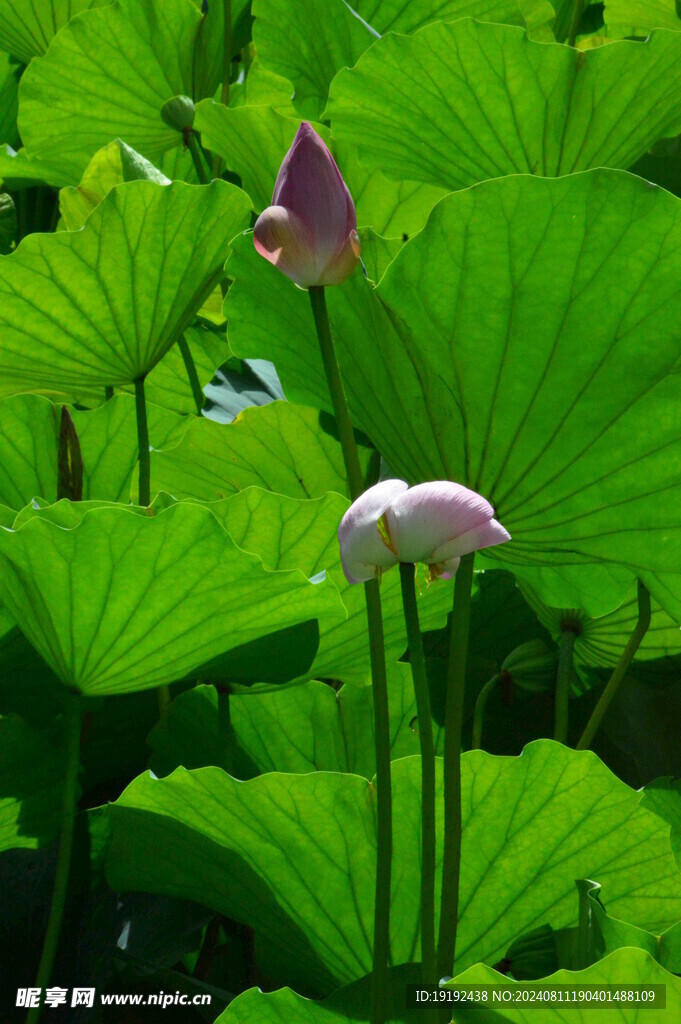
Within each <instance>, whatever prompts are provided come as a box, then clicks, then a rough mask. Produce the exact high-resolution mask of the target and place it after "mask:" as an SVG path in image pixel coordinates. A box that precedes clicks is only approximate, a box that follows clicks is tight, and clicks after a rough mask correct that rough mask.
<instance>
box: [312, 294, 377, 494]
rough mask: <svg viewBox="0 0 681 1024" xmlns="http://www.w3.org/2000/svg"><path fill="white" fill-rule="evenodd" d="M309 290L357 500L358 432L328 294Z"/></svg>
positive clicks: (360, 488) (359, 490) (359, 481)
mask: <svg viewBox="0 0 681 1024" xmlns="http://www.w3.org/2000/svg"><path fill="white" fill-rule="evenodd" d="M309 293H310V302H311V304H312V313H313V316H314V322H315V326H316V328H317V337H318V339H319V348H320V351H321V354H322V362H323V363H324V372H325V373H326V382H327V384H328V386H329V393H330V395H331V402H332V404H333V411H334V415H335V417H336V426H337V427H338V436H339V438H340V443H341V447H342V449H343V459H344V460H345V472H346V474H347V477H348V486H349V490H350V497H351V498H352V500H353V501H354V500H355V498H358V497H359V496H360V494H361V493H362V491H363V490H364V480H363V478H362V469H361V466H360V464H359V455H358V454H357V443H356V441H355V432H354V430H353V428H352V420H351V419H350V412H349V410H348V402H347V398H346V397H345V389H344V387H343V378H342V377H341V372H340V367H339V365H338V358H337V356H336V348H335V345H334V343H333V336H332V334H331V325H330V324H329V312H328V309H327V308H326V296H325V294H324V289H323V288H319V287H314V288H310V289H309Z"/></svg>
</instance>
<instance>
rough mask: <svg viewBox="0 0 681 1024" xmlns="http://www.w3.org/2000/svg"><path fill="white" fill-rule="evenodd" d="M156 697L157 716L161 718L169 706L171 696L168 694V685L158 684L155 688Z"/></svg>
mask: <svg viewBox="0 0 681 1024" xmlns="http://www.w3.org/2000/svg"><path fill="white" fill-rule="evenodd" d="M156 699H157V701H158V717H159V718H163V716H164V715H165V713H166V711H167V710H168V708H169V707H170V702H171V700H172V697H171V696H170V687H169V686H159V687H157V689H156Z"/></svg>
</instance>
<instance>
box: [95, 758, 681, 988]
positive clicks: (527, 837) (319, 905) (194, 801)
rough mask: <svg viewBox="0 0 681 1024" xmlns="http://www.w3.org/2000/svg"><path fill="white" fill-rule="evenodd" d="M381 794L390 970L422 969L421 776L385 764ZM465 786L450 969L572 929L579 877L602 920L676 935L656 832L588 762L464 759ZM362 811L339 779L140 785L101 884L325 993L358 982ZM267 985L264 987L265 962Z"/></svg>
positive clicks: (366, 902) (366, 873) (123, 804)
mask: <svg viewBox="0 0 681 1024" xmlns="http://www.w3.org/2000/svg"><path fill="white" fill-rule="evenodd" d="M439 764H440V762H439V761H438V765H439ZM393 780H394V781H393V786H394V793H393V812H394V844H395V846H394V876H393V878H394V883H393V896H392V959H393V962H395V963H400V962H406V961H412V960H415V959H418V915H419V910H418V900H415V899H414V892H417V891H418V886H419V876H420V852H419V835H418V829H417V827H416V826H415V822H417V821H418V817H419V808H418V802H419V793H420V759H419V758H417V757H414V758H403V759H401V760H399V761H396V762H394V763H393ZM462 786H463V790H462V806H463V814H464V847H463V854H462V871H461V911H460V913H461V918H460V926H459V938H458V947H457V952H458V964H459V966H460V968H461V969H464V968H466V967H467V966H469V965H471V964H474V963H476V962H478V961H489V962H495V961H496V960H498V959H499V957H500V956H502V955H503V954H504V952H505V950H506V948H507V947H508V945H509V943H510V941H512V939H513V938H515V937H516V936H517V935H519V934H521V933H522V932H523V931H527V930H529V929H531V928H533V927H536V926H537V925H539V924H542V923H549V924H551V925H552V926H553V927H564V926H567V925H570V924H573V923H575V921H576V916H577V900H576V898H575V891H574V879H575V878H578V877H586V876H588V877H596V878H598V879H599V880H600V881H602V883H603V885H604V887H606V886H607V892H608V909H609V911H610V912H611V913H613V914H615V915H616V916H618V917H622V918H623V919H625V920H631V921H632V922H634V923H637V924H641V925H644V926H645V927H647V928H649V929H651V930H659V929H662V928H665V927H668V926H669V925H670V924H673V923H674V922H676V921H677V920H678V919H679V915H680V914H681V878H679V875H678V872H677V869H676V865H675V863H674V859H673V857H672V854H671V850H670V847H669V833H668V826H667V825H666V824H665V823H663V822H660V821H659V819H656V817H655V815H654V814H652V813H651V812H649V811H647V810H645V809H644V808H642V807H640V805H639V796H638V794H637V793H636V792H635V791H633V790H631V789H629V788H628V787H627V786H625V785H624V784H623V783H621V782H620V781H619V780H618V779H616V778H615V776H613V775H612V774H611V773H610V771H609V770H608V769H607V768H606V767H605V766H604V765H603V764H602V763H601V762H600V761H599V760H598V759H597V758H596V757H595V756H594V755H593V754H591V753H576V752H575V751H572V750H569V749H567V748H565V747H562V746H559V745H557V744H555V743H553V742H551V741H547V740H542V741H539V742H536V743H532V744H530V745H529V746H528V747H526V748H525V750H524V752H523V754H522V757H519V758H504V757H499V758H498V757H493V756H490V755H488V754H485V753H483V752H482V751H475V752H471V753H468V754H466V755H464V758H463V779H462ZM374 799H375V791H374V789H373V787H372V786H371V783H369V782H368V781H367V780H366V779H360V778H359V777H358V776H354V775H340V774H335V773H319V772H317V773H313V774H310V775H280V774H269V775H263V776H259V777H258V778H256V779H252V780H251V781H249V782H237V781H234V780H233V779H231V778H230V777H229V776H227V775H226V774H224V773H223V772H222V771H220V770H219V769H215V768H204V769H199V770H198V771H195V772H187V771H184V770H183V769H178V770H177V771H175V772H174V773H173V775H171V776H170V777H168V778H167V779H164V780H158V779H154V778H152V777H151V776H142V777H140V778H138V779H137V780H135V782H133V783H132V785H131V786H130V787H128V789H127V790H126V792H125V793H124V794H123V796H122V797H121V798H120V799H119V800H118V801H117V803H116V804H115V805H114V806H113V808H112V811H113V814H112V817H113V827H114V838H113V846H112V850H111V856H110V860H109V880H110V882H111V884H112V886H113V887H114V888H118V889H128V888H132V889H142V890H146V891H153V892H165V893H168V894H171V895H175V896H183V897H188V898H191V899H196V900H198V901H199V902H203V903H206V904H207V905H208V906H210V907H211V908H214V909H216V910H219V911H221V912H223V913H226V914H228V915H229V916H232V917H235V918H236V919H238V920H242V921H246V922H247V923H249V924H250V925H252V926H253V927H254V928H255V929H256V932H258V933H261V934H260V935H259V938H260V940H261V941H262V942H263V944H264V943H265V942H266V943H267V947H266V949H264V950H263V952H265V953H266V954H267V955H268V956H269V957H272V958H273V959H276V960H277V963H278V966H279V968H280V969H281V970H282V971H283V970H285V971H286V977H287V979H288V981H289V983H290V984H292V985H294V986H295V985H297V984H304V986H305V989H306V990H308V991H309V990H310V989H311V988H313V987H314V988H317V989H319V990H324V989H328V988H329V987H330V985H331V984H334V985H335V986H336V987H337V986H338V985H339V984H342V983H345V982H347V981H349V980H353V979H355V978H359V977H361V976H362V975H364V974H366V973H367V972H368V971H369V970H370V968H371V955H370V943H371V939H370V936H371V934H372V928H371V925H372V915H373V879H374V870H375V867H374V856H375V841H376V839H375V806H374ZM438 806H440V802H439V801H438ZM349 836H351V837H352V841H351V842H348V837H349ZM151 849H153V850H155V851H156V852H157V855H156V856H155V857H154V858H150V857H149V856H148V852H149V850H151ZM320 879H323V883H324V884H323V885H322V886H320V885H319V880H320ZM262 967H263V970H264V971H265V972H266V973H267V974H268V975H270V976H272V977H273V978H274V980H276V977H277V975H271V974H270V970H269V969H268V967H269V964H268V961H267V959H266V960H265V961H263V962H262Z"/></svg>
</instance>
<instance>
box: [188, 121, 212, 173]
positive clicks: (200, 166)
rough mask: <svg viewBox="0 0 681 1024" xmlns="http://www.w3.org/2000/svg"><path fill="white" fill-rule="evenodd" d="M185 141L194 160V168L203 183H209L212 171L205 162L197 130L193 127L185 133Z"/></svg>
mask: <svg viewBox="0 0 681 1024" xmlns="http://www.w3.org/2000/svg"><path fill="white" fill-rule="evenodd" d="M184 141H185V145H186V147H187V149H188V150H189V152H190V154H191V158H192V160H193V162H194V168H195V170H196V176H197V178H198V179H199V182H200V183H201V184H202V185H207V184H208V182H209V181H210V173H209V171H208V168H207V167H206V164H205V163H204V159H203V154H202V153H201V147H200V146H199V142H198V139H197V138H196V132H195V131H194V129H193V128H190V129H189V130H188V131H186V132H185V133H184Z"/></svg>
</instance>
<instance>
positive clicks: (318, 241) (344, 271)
mask: <svg viewBox="0 0 681 1024" xmlns="http://www.w3.org/2000/svg"><path fill="white" fill-rule="evenodd" d="M253 241H254V243H255V248H256V249H257V251H258V252H259V253H260V255H261V256H264V257H265V259H266V260H269V262H270V263H273V264H274V266H275V267H278V269H279V270H281V271H282V273H284V274H286V276H287V277H289V278H290V279H291V280H292V281H294V282H295V283H296V284H297V285H299V286H300V287H301V288H311V287H313V286H320V285H328V284H341V283H342V282H343V281H345V279H346V278H347V277H349V276H350V274H351V273H352V271H353V270H354V269H355V266H356V265H357V261H358V259H359V252H360V243H359V236H358V234H357V216H356V213H355V204H354V203H353V201H352V197H351V195H350V193H349V192H348V188H347V185H346V184H345V182H344V181H343V177H342V175H341V173H340V171H339V170H338V167H337V166H336V161H335V160H334V159H333V157H332V156H331V153H330V152H329V149H328V147H327V146H326V145H325V144H324V142H323V141H322V139H321V138H320V137H319V135H318V134H317V132H316V131H315V130H314V128H313V127H312V126H311V125H310V124H308V122H307V121H304V122H303V123H302V124H301V126H300V128H299V129H298V131H297V132H296V137H295V139H294V140H293V144H292V145H291V148H290V149H289V151H288V153H287V154H286V156H285V157H284V160H283V163H282V165H281V167H280V168H279V174H278V175H277V180H276V183H275V186H274V193H273V195H272V205H271V206H268V207H267V209H266V210H263V212H262V213H261V214H260V216H259V217H258V219H257V221H256V224H255V228H254V229H253Z"/></svg>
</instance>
